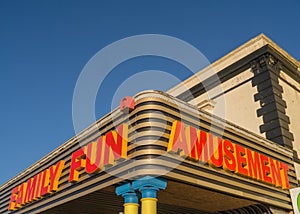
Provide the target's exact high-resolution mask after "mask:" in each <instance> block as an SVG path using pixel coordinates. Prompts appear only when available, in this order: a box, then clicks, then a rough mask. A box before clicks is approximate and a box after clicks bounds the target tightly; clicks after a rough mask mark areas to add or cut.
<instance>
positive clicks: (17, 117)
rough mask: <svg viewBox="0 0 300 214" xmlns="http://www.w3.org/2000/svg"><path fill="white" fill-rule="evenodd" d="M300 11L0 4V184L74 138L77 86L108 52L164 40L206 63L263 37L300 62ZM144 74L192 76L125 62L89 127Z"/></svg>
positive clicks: (215, 5) (246, 5) (232, 5)
mask: <svg viewBox="0 0 300 214" xmlns="http://www.w3.org/2000/svg"><path fill="white" fill-rule="evenodd" d="M242 2H243V3H242ZM299 8H300V3H299V1H296V0H294V1H292V0H290V1H248V2H246V1H225V0H211V1H200V0H199V1H196V0H195V1H176V0H172V1H169V0H165V1H147V2H146V1H76V0H75V1H74V0H72V1H67V0H65V1H60V0H43V1H40V0H35V1H33V0H27V1H21V0H19V1H14V0H12V1H9V0H2V1H0V97H1V107H0V108H1V111H0V118H1V123H0V144H1V150H0V151H1V155H0V162H1V163H2V164H1V171H0V184H2V183H4V182H5V181H7V180H8V179H10V178H12V177H13V176H15V175H17V174H18V173H19V172H21V171H22V170H24V169H25V168H27V167H28V166H30V165H31V164H33V163H35V162H36V161H38V160H39V159H40V158H42V157H43V156H45V155H46V154H48V153H49V152H51V151H52V150H53V149H55V148H56V147H58V146H59V145H61V144H62V143H64V142H65V141H66V140H68V139H69V138H71V137H72V136H73V135H74V134H75V132H74V129H73V123H72V97H73V91H74V87H75V84H76V81H77V78H78V76H79V75H80V72H81V71H82V69H83V67H84V66H85V64H86V63H87V62H88V61H89V59H91V58H92V57H93V56H94V54H96V53H97V52H98V51H99V50H101V49H102V48H104V47H105V46H107V45H109V44H110V43H112V42H115V41H118V40H120V39H123V38H126V37H128V36H133V35H138V34H164V35H169V36H173V37H177V38H179V39H182V40H184V41H186V42H188V43H190V44H191V45H193V46H194V47H196V48H198V49H199V50H200V51H201V52H202V53H203V54H204V55H205V56H206V57H207V58H208V59H209V61H211V62H213V61H215V60H217V59H218V58H220V57H222V56H223V55H224V54H226V53H228V52H230V51H231V50H233V49H235V48H236V47H238V46H239V45H241V44H243V43H244V42H246V41H248V40H249V39H251V38H252V37H254V36H256V35H258V34H259V33H261V32H263V33H265V34H266V35H267V36H269V37H270V38H271V39H273V40H274V41H275V42H276V43H277V44H279V45H280V46H281V47H282V48H284V49H285V50H286V51H288V52H289V53H290V54H291V55H292V56H294V57H295V58H296V59H298V60H299V59H300V42H299V38H300V27H299V21H300V13H299ZM151 69H153V70H163V71H168V72H169V73H172V74H174V75H176V76H178V77H179V78H180V79H184V78H186V77H187V76H189V75H190V73H189V72H188V70H187V69H186V68H184V67H183V66H182V65H180V64H178V63H176V62H172V61H170V60H166V59H160V58H155V57H148V58H147V57H144V58H139V59H132V60H129V61H128V62H124V63H122V64H121V65H120V66H118V68H116V69H115V70H114V71H113V72H112V74H111V76H109V77H108V78H107V81H106V83H105V82H104V86H103V88H100V91H99V92H98V96H97V102H96V112H95V114H96V115H97V118H100V117H101V115H103V114H105V113H108V112H109V111H110V108H111V107H110V103H111V97H112V95H113V94H114V91H116V90H117V88H118V85H119V84H121V83H122V80H123V79H124V78H125V79H126V78H128V77H130V75H133V74H134V73H137V72H140V71H142V70H151ZM121 71H126V72H125V73H124V72H123V73H122V75H121V74H120V72H121ZM108 104H109V105H108Z"/></svg>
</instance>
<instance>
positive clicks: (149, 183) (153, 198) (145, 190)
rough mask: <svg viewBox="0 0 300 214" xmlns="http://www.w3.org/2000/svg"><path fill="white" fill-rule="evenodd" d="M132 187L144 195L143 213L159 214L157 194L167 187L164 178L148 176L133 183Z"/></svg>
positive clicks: (142, 201)
mask: <svg viewBox="0 0 300 214" xmlns="http://www.w3.org/2000/svg"><path fill="white" fill-rule="evenodd" d="M132 187H133V189H135V190H139V191H140V192H141V193H142V199H141V204H142V213H141V214H156V213H157V192H158V191H159V190H161V189H165V188H166V187H167V182H166V181H165V179H162V178H155V177H151V176H146V177H143V178H141V179H138V180H135V181H133V182H132Z"/></svg>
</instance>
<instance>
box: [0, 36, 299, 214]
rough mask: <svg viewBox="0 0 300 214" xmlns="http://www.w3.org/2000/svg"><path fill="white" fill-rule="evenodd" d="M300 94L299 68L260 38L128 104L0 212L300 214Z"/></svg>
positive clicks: (20, 180) (1, 195)
mask: <svg viewBox="0 0 300 214" xmlns="http://www.w3.org/2000/svg"><path fill="white" fill-rule="evenodd" d="M212 70H213V71H214V72H215V75H212V74H213V73H212V72H211V71H212ZM299 93H300V76H299V62H298V61H297V60H295V59H294V58H292V57H291V56H290V55H289V54H288V53H286V52H285V51H284V50H282V49H281V48H280V47H279V46H277V45H276V44H275V43H274V42H272V41H271V40H270V39H269V38H267V37H266V36H264V35H259V36H257V37H255V38H254V39H252V40H250V41H249V42H247V43H245V44H244V45H242V46H240V47H239V48H237V49H236V50H234V51H232V52H231V53H229V54H227V55H226V56H224V57H222V58H221V59H219V60H218V61H216V62H214V63H213V64H212V65H211V66H209V67H207V68H204V69H203V70H201V71H199V72H198V73H197V74H195V75H194V76H191V77H190V78H189V79H187V80H186V81H184V82H182V83H181V84H179V85H177V86H176V87H174V88H172V89H170V90H169V91H168V92H158V91H145V92H140V93H139V94H137V95H135V96H134V97H133V99H132V100H131V98H129V97H127V98H126V99H125V100H123V103H122V104H124V105H122V106H121V108H118V109H115V110H114V111H112V112H110V113H108V114H107V115H106V116H105V117H103V118H101V119H99V120H98V121H97V122H96V123H95V124H92V125H91V126H90V127H88V128H87V129H86V130H84V131H83V132H81V133H80V134H79V135H78V136H77V137H73V138H71V139H70V140H69V141H67V142H66V143H64V144H63V145H61V146H60V147H58V148H57V149H56V150H54V151H53V152H51V153H50V154H48V155H47V156H45V157H44V158H42V159H41V160H39V161H37V162H36V163H35V164H34V165H32V166H31V167H29V168H28V169H26V170H24V171H23V172H22V173H20V174H19V175H17V176H16V177H14V178H12V179H11V180H10V181H8V182H7V183H5V184H4V185H2V186H1V187H0V213H44V214H55V213H103V214H108V213H109V214H110V213H121V212H124V213H125V214H136V213H142V214H154V213H164V214H166V213H168V214H172V213H182V214H192V213H195V214H196V213H197V214H199V213H279V214H280V213H291V212H292V209H293V208H292V203H291V196H290V192H289V189H293V188H296V187H298V185H299V183H298V180H299V176H300V159H299V156H298V154H299V153H300V144H299V141H300V128H299V127H300V126H298V122H299V119H300V111H299V108H298V106H299V105H300V94H299Z"/></svg>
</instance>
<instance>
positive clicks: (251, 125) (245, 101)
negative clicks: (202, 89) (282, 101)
mask: <svg viewBox="0 0 300 214" xmlns="http://www.w3.org/2000/svg"><path fill="white" fill-rule="evenodd" d="M256 93H257V89H256V87H252V85H251V81H248V82H247V83H244V84H243V85H241V86H239V87H238V88H235V89H234V90H232V91H229V92H227V93H225V95H224V98H225V102H226V111H225V118H226V120H228V121H230V122H233V123H235V124H238V125H239V126H241V127H243V128H246V129H248V130H249V131H252V132H254V133H256V134H259V135H261V136H264V137H265V134H261V133H260V131H259V126H260V125H261V124H263V121H262V117H259V118H258V117H257V115H256V110H257V109H259V108H260V106H259V103H258V102H254V97H253V95H254V94H256ZM219 99H220V98H217V99H216V100H215V101H216V102H219Z"/></svg>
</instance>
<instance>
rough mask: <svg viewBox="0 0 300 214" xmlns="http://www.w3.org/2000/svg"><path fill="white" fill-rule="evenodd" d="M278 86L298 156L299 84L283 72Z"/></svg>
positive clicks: (298, 167)
mask: <svg viewBox="0 0 300 214" xmlns="http://www.w3.org/2000/svg"><path fill="white" fill-rule="evenodd" d="M280 77H281V78H280V79H279V84H280V85H281V86H282V87H283V100H284V101H285V102H286V104H287V108H286V115H287V116H288V117H289V118H290V122H291V124H290V125H289V128H290V132H292V133H293V135H294V142H293V147H294V149H295V150H296V151H297V153H298V157H299V156H300V108H299V107H300V84H299V83H297V82H296V81H295V80H293V79H292V78H291V77H289V76H288V75H287V74H285V73H284V72H281V73H280ZM295 168H296V173H297V178H298V179H300V165H299V164H297V163H295Z"/></svg>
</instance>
